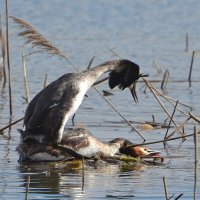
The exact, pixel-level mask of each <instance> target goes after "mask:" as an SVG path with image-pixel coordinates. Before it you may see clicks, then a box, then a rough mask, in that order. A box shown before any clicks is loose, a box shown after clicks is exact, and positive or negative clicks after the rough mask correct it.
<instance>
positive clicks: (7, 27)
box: [6, 0, 13, 115]
mask: <svg viewBox="0 0 200 200" xmlns="http://www.w3.org/2000/svg"><path fill="white" fill-rule="evenodd" d="M6 49H7V65H8V81H9V86H8V88H9V103H10V115H12V113H13V108H12V81H11V69H10V38H9V15H8V0H6Z"/></svg>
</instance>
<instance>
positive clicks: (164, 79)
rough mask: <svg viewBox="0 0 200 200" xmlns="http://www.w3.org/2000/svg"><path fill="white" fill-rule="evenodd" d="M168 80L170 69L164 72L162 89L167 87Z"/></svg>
mask: <svg viewBox="0 0 200 200" xmlns="http://www.w3.org/2000/svg"><path fill="white" fill-rule="evenodd" d="M168 80H169V70H168V69H167V70H166V71H165V73H164V76H163V80H162V83H161V89H162V90H164V89H166V86H167V82H168Z"/></svg>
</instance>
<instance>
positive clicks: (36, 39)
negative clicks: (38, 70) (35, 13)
mask: <svg viewBox="0 0 200 200" xmlns="http://www.w3.org/2000/svg"><path fill="white" fill-rule="evenodd" d="M10 17H11V19H13V21H14V23H16V24H17V25H18V27H19V28H21V29H22V30H23V31H21V32H20V33H18V36H21V37H23V38H24V39H25V40H26V44H31V45H32V48H33V47H37V49H38V50H40V51H45V52H46V53H48V54H50V55H58V56H61V57H64V58H65V55H64V54H63V53H62V52H61V51H60V49H58V48H57V47H55V46H54V45H53V44H52V43H51V42H50V41H49V40H47V39H46V38H45V37H44V36H43V35H42V34H41V33H39V32H38V31H37V30H36V29H35V28H34V27H33V26H32V25H31V24H30V23H28V22H26V21H24V20H22V19H19V18H17V17H14V16H10Z"/></svg>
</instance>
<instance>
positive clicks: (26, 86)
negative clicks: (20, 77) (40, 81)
mask: <svg viewBox="0 0 200 200" xmlns="http://www.w3.org/2000/svg"><path fill="white" fill-rule="evenodd" d="M22 63H23V72H24V86H25V97H26V102H27V103H29V101H30V98H29V89H28V82H27V76H26V62H25V57H24V53H23V52H22Z"/></svg>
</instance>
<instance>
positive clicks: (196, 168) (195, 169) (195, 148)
mask: <svg viewBox="0 0 200 200" xmlns="http://www.w3.org/2000/svg"><path fill="white" fill-rule="evenodd" d="M197 182H198V131H197V128H196V126H194V200H196V199H197Z"/></svg>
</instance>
